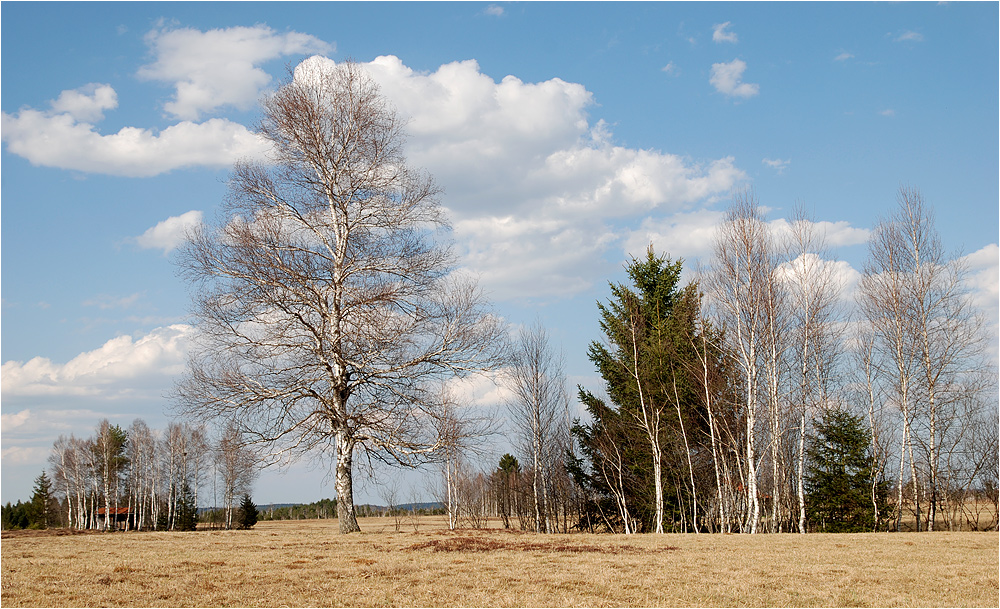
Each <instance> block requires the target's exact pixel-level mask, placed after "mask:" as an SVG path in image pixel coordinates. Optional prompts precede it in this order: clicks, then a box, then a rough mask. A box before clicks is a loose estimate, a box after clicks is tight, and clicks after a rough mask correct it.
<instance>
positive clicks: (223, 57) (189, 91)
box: [138, 25, 332, 120]
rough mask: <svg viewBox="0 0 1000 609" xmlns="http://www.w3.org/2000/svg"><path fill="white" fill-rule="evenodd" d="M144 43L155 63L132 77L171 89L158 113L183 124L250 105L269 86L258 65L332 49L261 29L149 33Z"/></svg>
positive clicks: (305, 36) (303, 36) (294, 35)
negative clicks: (221, 110)
mask: <svg viewBox="0 0 1000 609" xmlns="http://www.w3.org/2000/svg"><path fill="white" fill-rule="evenodd" d="M146 43H147V44H148V45H149V47H150V49H151V50H152V52H153V55H154V56H155V57H156V60H155V61H154V62H153V63H150V64H148V65H145V66H142V67H141V68H139V72H138V76H139V77H140V78H144V79H147V80H155V81H159V82H165V83H168V84H170V85H172V86H174V87H175V94H174V99H173V101H170V102H168V103H167V104H165V106H164V109H165V110H166V111H167V112H169V113H170V114H172V115H173V116H175V117H177V118H180V119H186V120H196V119H197V118H198V117H199V116H201V115H202V114H203V113H206V112H213V111H215V110H216V109H218V108H220V107H222V106H225V105H232V106H235V107H237V108H241V109H245V108H248V107H250V106H251V105H252V104H254V103H255V102H256V101H257V98H258V97H259V96H260V92H261V90H262V89H263V88H264V87H266V86H267V85H268V84H269V83H270V82H271V76H270V75H269V74H268V73H267V72H265V71H264V70H262V69H261V68H260V67H259V66H260V64H262V63H265V62H267V61H270V60H273V59H278V58H280V57H284V56H288V55H307V54H312V53H328V52H330V51H331V50H332V46H331V45H329V44H327V43H326V42H323V41H322V40H320V39H318V38H315V37H313V36H310V35H308V34H301V33H299V32H285V33H277V32H275V31H274V30H272V29H271V28H269V27H267V26H266V25H256V26H253V27H231V28H226V29H214V30H208V31H206V32H203V31H201V30H196V29H193V28H178V29H169V28H162V29H155V30H153V31H151V32H149V33H148V34H147V35H146Z"/></svg>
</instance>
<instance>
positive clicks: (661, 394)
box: [567, 248, 722, 531]
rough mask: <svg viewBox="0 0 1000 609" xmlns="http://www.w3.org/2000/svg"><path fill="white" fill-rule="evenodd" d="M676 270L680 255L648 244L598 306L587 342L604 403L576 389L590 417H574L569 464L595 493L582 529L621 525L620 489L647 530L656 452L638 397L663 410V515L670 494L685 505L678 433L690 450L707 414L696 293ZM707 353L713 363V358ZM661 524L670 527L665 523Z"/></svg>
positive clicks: (671, 504)
mask: <svg viewBox="0 0 1000 609" xmlns="http://www.w3.org/2000/svg"><path fill="white" fill-rule="evenodd" d="M682 267H683V262H682V261H680V260H678V261H676V262H671V261H670V259H669V258H666V257H661V256H657V255H655V254H654V252H653V250H652V248H650V249H649V250H648V251H647V253H646V256H645V257H644V258H641V259H636V258H633V259H632V260H631V261H630V262H629V263H628V264H627V265H626V267H625V270H626V272H627V274H628V277H629V279H630V282H631V285H625V284H611V286H610V287H611V294H612V297H611V299H609V300H608V302H607V303H601V302H599V303H598V304H597V307H598V311H599V313H600V321H599V325H600V328H601V331H602V333H603V335H604V339H605V340H604V342H598V341H594V342H592V343H591V344H590V347H589V349H588V357H589V358H590V360H591V361H592V362H593V363H594V364H595V366H596V367H597V370H598V372H600V374H601V377H602V378H603V379H604V381H605V389H606V391H607V395H608V400H604V399H602V398H599V397H597V396H596V395H594V394H593V393H591V392H590V391H587V390H586V389H584V388H582V387H581V388H580V392H579V398H580V401H581V402H582V403H583V405H584V407H585V408H586V409H587V412H588V413H589V414H590V421H591V422H590V423H586V424H584V423H580V422H579V421H578V422H577V424H576V425H575V426H574V427H573V430H572V431H573V435H574V437H575V438H576V440H577V442H578V443H579V445H580V450H581V453H582V457H581V458H580V459H576V460H575V461H574V460H573V459H572V458H571V459H570V462H569V463H567V469H568V470H569V471H570V472H571V474H572V475H573V477H574V479H575V480H576V482H577V483H578V484H579V485H581V486H582V487H583V488H585V489H587V490H588V491H590V495H591V497H594V499H593V500H592V501H591V505H589V506H588V507H587V508H586V509H585V516H584V519H585V520H587V522H581V523H580V526H582V527H584V528H591V527H592V526H593V523H594V519H599V520H600V521H602V522H603V523H604V526H605V527H606V528H608V527H609V528H612V529H619V526H620V525H622V524H623V523H621V522H620V517H619V516H618V515H617V514H618V512H619V510H618V504H617V503H616V502H615V500H614V497H615V495H616V493H622V492H623V493H624V498H625V500H626V503H627V505H628V510H629V513H630V516H631V517H632V518H633V519H637V520H638V524H639V530H645V531H648V530H651V529H652V528H653V527H654V526H655V492H654V487H655V476H654V455H653V451H652V449H651V447H650V441H649V438H648V436H647V430H646V428H645V427H644V426H643V424H642V423H641V421H642V420H643V417H642V415H641V412H642V411H641V408H642V407H641V403H642V401H643V400H645V402H646V404H647V405H652V407H655V408H657V409H659V411H660V413H661V415H662V416H661V420H662V423H661V425H660V428H659V429H660V431H659V434H660V437H659V442H660V445H661V447H662V449H661V450H662V453H663V454H662V461H661V464H662V467H663V472H662V479H663V484H664V487H663V490H664V493H663V496H664V500H665V512H666V514H667V517H668V519H669V514H671V513H672V512H676V511H677V509H682V508H681V507H680V506H679V505H678V498H680V501H681V502H687V501H688V496H689V493H690V484H686V483H685V479H686V478H687V477H688V476H687V471H688V465H687V455H686V454H685V451H686V450H687V449H686V448H685V442H684V440H685V437H684V436H685V435H686V436H687V440H688V446H690V447H691V450H692V452H696V451H697V450H698V447H697V440H698V439H699V438H703V437H704V436H705V435H706V434H707V431H706V428H705V422H706V420H707V419H706V418H705V415H704V399H703V397H702V395H703V389H702V385H701V383H700V381H699V376H698V375H697V374H696V371H697V369H698V364H697V362H698V351H697V350H696V348H697V347H696V345H698V344H699V340H698V335H697V328H696V323H695V321H696V319H697V316H698V313H699V309H700V294H699V293H698V290H697V286H695V285H693V284H689V285H687V286H686V287H683V288H682V287H681V285H680V279H681V272H682ZM710 358H711V359H715V360H717V361H716V362H714V365H715V366H718V365H720V364H719V363H718V362H721V359H722V358H721V356H718V355H712V356H710ZM636 375H638V377H639V380H638V381H637V380H636ZM640 385H641V386H642V391H643V399H642V400H640V394H639V387H640ZM677 405H679V406H680V413H679V415H678V412H677ZM648 407H649V406H648ZM682 421H683V427H684V429H683V433H682V429H681V422H682ZM609 472H613V475H609ZM616 488H617V491H616ZM587 514H589V516H588V515H587ZM665 526H666V527H667V528H670V523H669V522H666V523H665ZM619 530H620V529H619Z"/></svg>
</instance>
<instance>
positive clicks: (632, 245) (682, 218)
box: [623, 209, 725, 262]
mask: <svg viewBox="0 0 1000 609" xmlns="http://www.w3.org/2000/svg"><path fill="white" fill-rule="evenodd" d="M723 218H725V213H724V212H721V211H717V210H712V209H701V210H697V211H691V212H682V213H676V214H672V215H670V216H667V217H658V218H646V219H644V220H643V221H642V224H641V225H640V226H639V227H638V228H637V229H635V230H633V231H630V232H629V234H628V235H627V237H626V239H625V242H624V252H623V253H624V254H625V255H626V256H629V255H631V256H639V255H641V254H642V252H644V251H645V250H646V248H647V247H648V246H649V245H650V244H652V246H653V248H654V249H655V250H656V251H657V252H662V253H665V254H667V255H669V256H670V257H671V258H673V259H674V260H676V259H678V258H684V259H685V260H688V261H691V262H693V261H694V260H696V259H704V260H705V261H706V262H707V258H708V256H710V255H711V253H712V240H713V239H714V238H715V229H716V227H717V226H718V225H719V224H720V223H721V222H722V220H723Z"/></svg>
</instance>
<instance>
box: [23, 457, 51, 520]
mask: <svg viewBox="0 0 1000 609" xmlns="http://www.w3.org/2000/svg"><path fill="white" fill-rule="evenodd" d="M51 504H52V482H51V481H50V480H49V477H48V476H47V475H46V474H45V472H44V471H43V472H42V473H41V474H40V475H39V476H38V477H37V478H35V489H34V493H33V494H32V496H31V503H29V504H27V505H28V510H29V512H28V520H29V522H28V527H29V528H32V529H45V528H48V526H49V519H50V516H51V514H50V513H49V512H50V507H51Z"/></svg>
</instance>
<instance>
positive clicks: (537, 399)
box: [507, 323, 567, 533]
mask: <svg viewBox="0 0 1000 609" xmlns="http://www.w3.org/2000/svg"><path fill="white" fill-rule="evenodd" d="M513 358H514V359H513V363H512V365H511V366H510V368H509V374H508V380H507V385H508V388H509V389H510V390H511V392H512V393H513V397H512V398H511V399H510V400H509V401H508V403H507V409H508V412H509V413H510V415H511V420H512V421H513V423H514V427H515V429H516V433H517V437H518V439H519V440H520V443H521V445H522V447H523V451H524V453H525V455H526V456H527V457H528V458H529V459H530V463H531V476H532V481H531V492H532V499H533V501H534V510H535V532H536V533H541V532H546V533H550V532H552V531H551V530H550V529H551V523H550V522H549V519H548V518H546V515H547V514H548V503H549V496H548V486H547V479H548V476H549V472H550V470H551V468H552V465H553V464H552V461H553V460H554V458H558V457H559V455H558V454H554V452H555V451H554V448H555V446H556V445H557V442H556V441H557V437H556V433H557V429H556V426H557V424H558V418H559V415H561V414H562V413H563V410H564V407H565V403H566V400H567V395H566V377H565V374H564V373H563V363H562V358H561V357H559V356H558V355H557V354H556V352H555V351H554V350H553V348H552V346H551V345H550V344H549V338H548V334H547V333H546V332H545V328H543V327H542V326H541V324H539V323H536V324H535V325H534V326H533V327H531V328H526V329H522V330H521V332H520V337H519V340H518V341H517V344H516V346H515V348H514V355H513ZM560 446H561V445H560Z"/></svg>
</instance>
